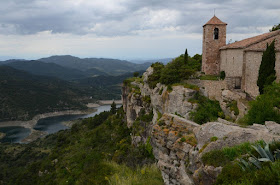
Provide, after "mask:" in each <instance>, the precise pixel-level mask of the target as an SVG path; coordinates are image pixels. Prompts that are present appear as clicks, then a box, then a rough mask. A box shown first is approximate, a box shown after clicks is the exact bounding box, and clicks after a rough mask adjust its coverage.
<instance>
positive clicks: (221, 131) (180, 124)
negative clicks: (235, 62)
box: [122, 67, 280, 185]
mask: <svg viewBox="0 0 280 185" xmlns="http://www.w3.org/2000/svg"><path fill="white" fill-rule="evenodd" d="M152 72H153V69H152V68H151V67H150V68H148V69H147V71H146V72H145V73H144V74H143V77H142V79H143V81H142V82H132V83H131V84H130V85H126V86H124V87H123V95H122V97H123V108H124V111H125V112H126V121H127V125H128V127H133V125H134V122H135V121H136V120H137V118H139V116H141V114H142V112H143V110H145V111H144V112H146V113H148V112H150V113H152V114H153V118H152V120H151V121H150V123H149V125H148V126H146V125H145V129H146V132H145V134H139V135H137V136H133V135H132V138H133V141H134V143H137V142H146V141H147V138H148V137H150V138H151V144H152V146H153V153H154V156H155V158H156V160H157V165H158V167H159V169H160V170H161V173H162V177H163V180H164V183H165V184H166V185H177V184H178V185H179V184H182V185H191V184H213V183H214V182H215V180H216V178H217V176H218V175H219V174H220V173H221V171H222V167H213V166H207V165H204V164H203V162H202V160H201V157H202V155H203V154H204V153H206V152H209V151H211V150H217V149H221V148H223V147H225V146H234V145H237V144H241V143H243V142H254V141H258V140H264V141H266V142H270V141H273V140H279V139H280V126H279V124H277V123H274V122H266V124H265V125H252V126H250V127H247V128H242V127H239V126H238V125H236V124H234V123H231V122H228V121H226V120H222V119H219V120H218V121H217V122H209V123H206V124H203V125H199V124H196V123H194V122H192V121H190V120H189V113H190V112H191V111H193V110H194V109H195V108H196V104H193V103H190V102H189V101H188V100H189V99H190V98H192V97H193V96H194V94H195V93H196V92H195V91H194V90H192V89H188V88H185V87H183V86H173V87H172V88H173V89H172V91H170V92H169V91H168V90H167V87H166V86H164V85H162V84H157V85H156V87H155V88H154V89H151V88H150V87H149V85H148V83H147V82H148V76H149V75H151V74H152ZM230 93H231V92H223V96H224V98H226V97H227V98H229V97H230V96H231V95H230ZM240 96H242V94H241V95H240ZM212 137H215V138H217V140H216V141H211V138H212Z"/></svg>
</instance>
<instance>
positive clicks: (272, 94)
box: [244, 83, 280, 125]
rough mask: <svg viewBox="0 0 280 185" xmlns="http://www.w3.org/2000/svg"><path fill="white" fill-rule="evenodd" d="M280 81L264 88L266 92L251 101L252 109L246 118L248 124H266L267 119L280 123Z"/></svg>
mask: <svg viewBox="0 0 280 185" xmlns="http://www.w3.org/2000/svg"><path fill="white" fill-rule="evenodd" d="M279 94H280V83H273V84H272V85H271V86H267V87H265V89H264V94H262V95H260V96H258V97H257V99H256V100H255V101H252V102H250V110H249V111H248V114H247V115H246V116H245V118H244V120H245V123H247V124H250V125H251V124H253V123H258V124H264V123H265V121H275V122H277V123H280V113H279V108H280V96H279Z"/></svg>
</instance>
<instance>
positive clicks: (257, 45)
mask: <svg viewBox="0 0 280 185" xmlns="http://www.w3.org/2000/svg"><path fill="white" fill-rule="evenodd" d="M277 35H280V30H276V31H273V32H268V33H264V34H262V35H258V36H255V37H251V38H248V39H244V40H241V41H238V42H234V43H232V44H228V45H226V46H223V47H221V48H220V49H244V48H248V47H250V48H252V49H253V48H254V50H263V49H265V48H266V43H268V42H263V41H265V40H267V39H269V40H273V37H275V36H277ZM267 41H268V40H267ZM252 45H254V46H252ZM251 46H252V47H251ZM277 49H278V48H277Z"/></svg>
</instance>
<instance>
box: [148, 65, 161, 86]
mask: <svg viewBox="0 0 280 185" xmlns="http://www.w3.org/2000/svg"><path fill="white" fill-rule="evenodd" d="M151 67H152V68H153V74H151V75H150V76H149V77H148V84H149V87H150V88H151V89H153V88H155V87H156V85H157V83H159V79H160V77H161V71H162V69H163V68H164V65H163V64H162V63H160V62H156V63H154V64H152V65H151Z"/></svg>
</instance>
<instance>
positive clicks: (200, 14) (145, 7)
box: [0, 0, 280, 36]
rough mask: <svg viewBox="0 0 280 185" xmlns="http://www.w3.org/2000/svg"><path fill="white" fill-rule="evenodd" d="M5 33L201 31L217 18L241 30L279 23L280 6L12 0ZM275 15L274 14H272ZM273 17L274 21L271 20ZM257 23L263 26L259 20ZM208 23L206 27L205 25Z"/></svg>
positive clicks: (178, 0) (2, 21)
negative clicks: (241, 28)
mask: <svg viewBox="0 0 280 185" xmlns="http://www.w3.org/2000/svg"><path fill="white" fill-rule="evenodd" d="M0 7H1V8H0V13H1V17H0V25H1V26H0V29H1V30H2V33H9V34H34V33H38V32H42V31H46V30H52V32H53V33H71V34H80V35H83V34H89V33H93V34H96V35H101V36H104V35H106V36H108V35H111V36H120V35H129V34H133V33H135V32H137V31H140V30H146V29H147V30H150V29H159V28H161V29H165V28H166V27H170V26H173V27H181V28H182V29H183V28H185V27H196V28H195V29H192V30H187V31H196V32H197V33H198V32H199V31H200V30H199V29H198V28H201V25H203V23H205V22H206V21H207V20H208V19H210V18H211V16H212V14H213V13H212V12H213V9H214V8H216V12H217V15H218V16H220V17H222V18H224V19H225V20H226V21H227V22H230V23H232V25H234V26H237V25H240V26H244V27H246V26H263V25H261V24H262V23H263V24H265V25H264V26H267V24H276V23H277V22H276V21H278V20H277V18H278V16H279V9H280V3H279V2H278V1H272V0H268V1H266V2H258V3H255V2H254V0H246V1H245V0H237V1H224V0H214V1H210V2H209V1H208V0H198V1H190V0H152V1H151V0H141V1H135V0H102V1H100V0H67V1H64V0H9V1H1V2H0ZM266 13H269V14H266ZM268 15H269V16H268ZM256 20H257V21H256ZM202 21H204V22H202Z"/></svg>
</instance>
